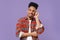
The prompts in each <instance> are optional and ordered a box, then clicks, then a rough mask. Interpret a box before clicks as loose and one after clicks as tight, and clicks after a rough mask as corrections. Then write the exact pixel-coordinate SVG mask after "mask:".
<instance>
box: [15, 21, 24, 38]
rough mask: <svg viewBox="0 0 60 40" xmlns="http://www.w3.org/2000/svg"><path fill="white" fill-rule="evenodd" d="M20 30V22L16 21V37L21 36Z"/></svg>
mask: <svg viewBox="0 0 60 40" xmlns="http://www.w3.org/2000/svg"><path fill="white" fill-rule="evenodd" d="M21 28H22V24H21V20H18V22H17V24H16V37H21V35H22V33H23V32H22V31H21Z"/></svg>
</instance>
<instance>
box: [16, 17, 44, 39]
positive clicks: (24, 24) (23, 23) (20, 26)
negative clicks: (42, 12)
mask: <svg viewBox="0 0 60 40" xmlns="http://www.w3.org/2000/svg"><path fill="white" fill-rule="evenodd" d="M39 21H40V20H39ZM40 23H41V21H40ZM28 30H29V21H28V18H27V17H23V18H20V19H19V20H18V23H17V24H16V36H17V37H18V36H19V33H20V31H22V32H24V33H28ZM34 31H36V32H37V33H38V34H41V33H43V32H44V27H42V28H38V29H37V30H36V20H35V19H34V18H33V19H32V22H31V32H34ZM32 38H33V40H38V37H32ZM20 40H26V38H20Z"/></svg>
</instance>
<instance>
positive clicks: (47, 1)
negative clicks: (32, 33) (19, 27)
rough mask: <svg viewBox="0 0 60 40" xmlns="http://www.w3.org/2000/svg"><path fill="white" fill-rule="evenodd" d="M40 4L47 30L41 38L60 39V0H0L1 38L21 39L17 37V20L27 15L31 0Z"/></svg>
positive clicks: (42, 39)
mask: <svg viewBox="0 0 60 40" xmlns="http://www.w3.org/2000/svg"><path fill="white" fill-rule="evenodd" d="M31 1H33V2H36V3H38V4H39V5H40V7H39V8H38V12H39V13H40V16H39V19H41V21H42V23H43V25H44V27H45V32H44V33H43V34H41V35H40V36H39V39H41V40H60V18H59V17H60V0H35V1H34V0H0V40H19V38H17V37H16V35H15V32H16V25H15V24H16V23H17V20H18V19H19V18H21V17H23V16H26V15H27V8H28V7H27V6H28V3H29V2H31Z"/></svg>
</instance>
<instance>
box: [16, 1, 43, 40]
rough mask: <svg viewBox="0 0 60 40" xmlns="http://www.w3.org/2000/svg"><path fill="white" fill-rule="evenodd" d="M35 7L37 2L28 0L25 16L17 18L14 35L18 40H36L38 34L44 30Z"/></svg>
mask: <svg viewBox="0 0 60 40" xmlns="http://www.w3.org/2000/svg"><path fill="white" fill-rule="evenodd" d="M37 8H38V4H37V3H34V2H30V3H29V5H28V11H27V13H28V14H27V16H26V17H22V18H20V19H19V20H18V23H17V24H16V27H17V28H16V31H17V32H16V36H17V37H19V38H20V40H38V35H39V34H42V33H43V32H44V26H43V25H42V23H41V21H40V20H39V18H38V16H39V14H38V13H37Z"/></svg>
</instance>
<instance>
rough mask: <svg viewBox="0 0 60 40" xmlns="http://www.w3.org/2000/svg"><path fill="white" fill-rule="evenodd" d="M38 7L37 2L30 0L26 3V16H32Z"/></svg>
mask: <svg viewBox="0 0 60 40" xmlns="http://www.w3.org/2000/svg"><path fill="white" fill-rule="evenodd" d="M37 8H38V4H37V3H34V2H30V3H29V5H28V11H27V12H28V17H34V15H35V13H36V11H37Z"/></svg>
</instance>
